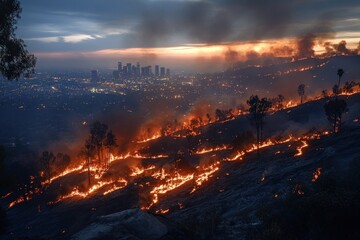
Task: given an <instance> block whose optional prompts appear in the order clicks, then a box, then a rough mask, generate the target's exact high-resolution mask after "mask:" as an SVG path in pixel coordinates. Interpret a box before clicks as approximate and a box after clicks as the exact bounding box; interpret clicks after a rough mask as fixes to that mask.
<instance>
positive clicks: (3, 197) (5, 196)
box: [0, 192, 13, 200]
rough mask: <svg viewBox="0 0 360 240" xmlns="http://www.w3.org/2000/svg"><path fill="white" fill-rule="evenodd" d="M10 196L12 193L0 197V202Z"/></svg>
mask: <svg viewBox="0 0 360 240" xmlns="http://www.w3.org/2000/svg"><path fill="white" fill-rule="evenodd" d="M11 194H13V192H9V193H7V194H5V195H4V196H2V197H0V200H1V199H5V198H7V197H8V196H10V195H11Z"/></svg>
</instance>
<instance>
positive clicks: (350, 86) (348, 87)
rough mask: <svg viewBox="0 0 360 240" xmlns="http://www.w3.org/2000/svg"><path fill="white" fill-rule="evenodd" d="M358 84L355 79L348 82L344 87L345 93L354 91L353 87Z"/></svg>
mask: <svg viewBox="0 0 360 240" xmlns="http://www.w3.org/2000/svg"><path fill="white" fill-rule="evenodd" d="M355 86H356V83H355V82H354V81H351V82H346V83H345V85H344V87H343V89H344V92H345V93H352V92H353V88H354V87H355Z"/></svg>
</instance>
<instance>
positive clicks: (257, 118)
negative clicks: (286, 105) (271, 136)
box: [247, 95, 271, 154]
mask: <svg viewBox="0 0 360 240" xmlns="http://www.w3.org/2000/svg"><path fill="white" fill-rule="evenodd" d="M247 104H248V105H249V112H250V114H251V115H252V120H253V123H254V125H255V127H256V141H257V146H258V154H259V147H260V142H261V141H262V132H263V125H264V117H265V115H266V112H267V111H268V110H269V109H270V108H271V101H269V100H268V99H267V98H262V99H259V97H258V96H257V95H256V96H251V97H250V99H249V100H248V101H247Z"/></svg>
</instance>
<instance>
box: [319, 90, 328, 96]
mask: <svg viewBox="0 0 360 240" xmlns="http://www.w3.org/2000/svg"><path fill="white" fill-rule="evenodd" d="M321 95H322V97H323V98H327V97H329V93H328V91H327V90H326V89H324V90H322V91H321Z"/></svg>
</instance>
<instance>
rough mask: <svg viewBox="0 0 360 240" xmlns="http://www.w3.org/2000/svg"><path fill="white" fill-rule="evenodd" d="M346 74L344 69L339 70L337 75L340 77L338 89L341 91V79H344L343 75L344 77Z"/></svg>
mask: <svg viewBox="0 0 360 240" xmlns="http://www.w3.org/2000/svg"><path fill="white" fill-rule="evenodd" d="M344 73H345V72H344V70H343V69H342V68H339V69H338V70H337V75H338V76H339V82H338V87H339V89H340V81H341V77H342V75H343V74H344Z"/></svg>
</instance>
